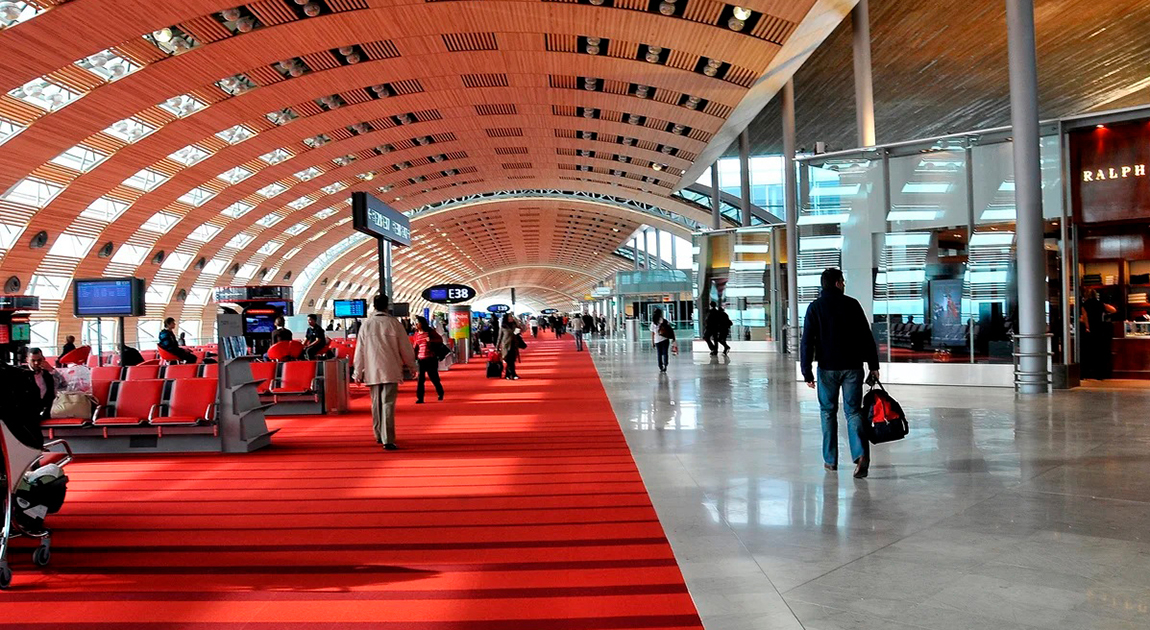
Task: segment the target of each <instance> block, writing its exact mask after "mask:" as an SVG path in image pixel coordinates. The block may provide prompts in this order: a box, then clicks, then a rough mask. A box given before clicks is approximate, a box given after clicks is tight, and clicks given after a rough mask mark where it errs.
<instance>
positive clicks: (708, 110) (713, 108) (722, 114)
mask: <svg viewBox="0 0 1150 630" xmlns="http://www.w3.org/2000/svg"><path fill="white" fill-rule="evenodd" d="M732 111H734V110H733V109H732V108H731V107H728V106H726V105H723V104H722V103H716V102H715V101H711V102H710V103H707V106H706V107H704V108H703V113H705V114H710V115H712V116H718V117H719V118H726V117H727V116H730V115H731V112H732Z"/></svg>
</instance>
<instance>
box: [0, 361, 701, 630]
mask: <svg viewBox="0 0 1150 630" xmlns="http://www.w3.org/2000/svg"><path fill="white" fill-rule="evenodd" d="M529 343H530V345H531V347H530V348H529V349H528V351H527V356H526V358H525V361H524V362H523V364H522V367H521V368H520V375H521V376H522V379H521V380H519V381H505V380H499V381H496V380H490V379H485V378H484V367H485V366H484V364H483V363H482V361H474V362H472V363H470V364H468V365H465V366H456V367H454V368H453V369H452V370H451V371H450V372H447V373H445V374H444V375H443V381H444V386H445V387H446V388H447V400H445V401H444V402H435V401H434V398H435V397H434V390H431V392H430V395H429V396H428V398H429V402H428V403H427V404H425V405H416V404H414V398H415V394H414V389H415V385H414V383H406V384H404V385H403V387H402V389H401V393H400V404H399V410H398V412H397V425H398V440H397V442H398V443H399V445H400V446H401V448H402V450H399V451H394V452H384V451H382V449H381V448H380V447H378V446H377V445H376V444H375V441H374V439H373V438H372V434H371V420H370V411H369V408H368V405H367V400H366V398H364V397H363V396H359V397H357V398H356V399H355V400H354V401H353V413H352V414H350V415H345V416H320V417H307V418H291V419H282V418H277V419H273V420H272V421H271V422H270V424H272V425H273V426H278V427H281V428H282V430H281V431H280V432H279V434H277V435H276V437H275V444H274V446H273V447H272V448H270V449H267V450H265V451H261V452H258V453H252V454H248V455H187V456H130V457H129V456H115V457H101V458H95V457H91V456H89V457H86V458H81V459H80V460H78V461H77V462H75V463H74V464H73V465H71V466H69V468H68V470H69V474H70V476H71V483H70V487H69V494H68V501H67V503H66V504H65V506H64V509H63V510H62V511H61V513H60V514H57V515H56V516H55V517H53V518H52V520H51V521H50V523H51V524H52V526H53V527H54V528H55V533H54V536H53V554H52V565H51V567H49V568H48V569H46V570H42V569H38V568H36V567H34V566H32V564H31V561H30V555H31V554H30V553H28V551H29V543H28V542H26V541H21V540H17V541H16V545H17V547H16V549H14V550H12V553H11V554H10V561H11V563H12V566H13V571H14V572H15V577H14V579H13V584H12V589H11V590H9V591H5V592H0V627H19V628H30V627H43V628H60V627H65V626H67V627H70V628H91V629H96V628H101V629H103V628H107V629H112V628H116V629H133V628H203V629H205V630H225V629H227V630H233V629H239V628H259V629H266V628H325V629H326V628H331V629H335V628H357V629H366V628H382V629H385V630H386V629H401V628H402V629H412V630H441V629H442V630H545V629H559V630H565V629H570V630H610V629H626V628H652V629H653V628H668V629H669V628H701V627H702V626H701V625H700V623H699V618H698V616H697V614H696V611H695V607H694V605H693V604H692V602H691V598H690V596H689V595H688V594H687V589H686V587H685V586H684V584H683V578H682V576H681V574H680V572H679V568H678V566H677V565H676V563H675V559H674V557H673V555H672V553H671V548H670V546H669V545H668V543H667V540H666V538H665V536H664V534H663V530H662V528H661V526H660V525H659V522H658V520H657V518H656V516H655V511H654V509H653V508H652V507H651V502H650V499H649V498H648V496H647V493H646V490H645V488H644V486H643V483H642V481H641V479H640V477H639V473H638V472H637V470H636V468H635V463H634V461H633V460H632V458H631V454H630V451H629V450H628V448H627V444H626V442H625V441H624V438H623V434H622V432H621V431H620V430H619V426H618V423H617V421H616V420H615V416H614V414H613V413H612V411H611V407H610V404H609V402H608V400H607V396H606V393H605V392H604V391H603V387H602V385H601V384H600V382H599V378H598V376H597V374H596V372H595V368H594V366H593V364H592V362H591V359H590V356H589V355H588V354H587V353H575V352H573V350H574V343H573V341H571V340H570V338H568V339H567V340H564V341H563V342H555V341H529Z"/></svg>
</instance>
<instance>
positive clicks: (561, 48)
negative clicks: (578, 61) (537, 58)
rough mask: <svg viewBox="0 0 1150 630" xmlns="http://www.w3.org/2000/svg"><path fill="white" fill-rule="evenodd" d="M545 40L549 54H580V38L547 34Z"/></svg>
mask: <svg viewBox="0 0 1150 630" xmlns="http://www.w3.org/2000/svg"><path fill="white" fill-rule="evenodd" d="M544 40H545V42H546V47H547V50H548V51H549V52H569V53H573V52H579V38H578V37H577V36H575V35H559V34H555V33H547V35H546V37H545V38H544Z"/></svg>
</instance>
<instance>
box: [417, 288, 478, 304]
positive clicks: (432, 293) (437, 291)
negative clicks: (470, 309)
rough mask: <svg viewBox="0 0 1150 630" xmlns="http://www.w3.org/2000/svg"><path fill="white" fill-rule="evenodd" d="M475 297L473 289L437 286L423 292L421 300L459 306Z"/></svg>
mask: <svg viewBox="0 0 1150 630" xmlns="http://www.w3.org/2000/svg"><path fill="white" fill-rule="evenodd" d="M474 297H475V289H472V288H471V287H469V286H465V285H462V284H437V285H435V286H433V287H428V288H426V289H424V290H423V299H425V300H427V301H428V302H435V303H436V304H459V303H460V302H467V301H469V300H471V299H472V298H474Z"/></svg>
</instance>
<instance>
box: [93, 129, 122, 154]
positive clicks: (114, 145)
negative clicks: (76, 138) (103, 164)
mask: <svg viewBox="0 0 1150 630" xmlns="http://www.w3.org/2000/svg"><path fill="white" fill-rule="evenodd" d="M84 144H86V145H88V146H90V147H92V148H93V149H95V150H97V151H99V152H101V153H103V154H105V155H114V154H115V153H116V151H119V150H120V149H122V148H123V147H125V146H127V145H126V144H125V143H124V141H123V140H120V139H119V138H113V137H112V136H109V135H107V134H105V133H97V134H92V135H91V136H89V137H87V138H85V139H84Z"/></svg>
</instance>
